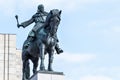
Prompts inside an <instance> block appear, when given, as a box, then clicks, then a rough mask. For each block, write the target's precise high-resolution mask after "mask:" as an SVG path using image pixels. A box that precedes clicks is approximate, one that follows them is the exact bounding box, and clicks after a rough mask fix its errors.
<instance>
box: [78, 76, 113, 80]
mask: <svg viewBox="0 0 120 80" xmlns="http://www.w3.org/2000/svg"><path fill="white" fill-rule="evenodd" d="M80 80H112V78H110V77H106V76H84V77H82V78H80Z"/></svg>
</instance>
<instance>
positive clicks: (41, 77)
mask: <svg viewBox="0 0 120 80" xmlns="http://www.w3.org/2000/svg"><path fill="white" fill-rule="evenodd" d="M29 80H64V74H63V72H53V71H38V72H37V73H36V74H34V75H33V76H31V78H30V79H29Z"/></svg>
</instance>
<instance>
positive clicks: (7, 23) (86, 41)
mask: <svg viewBox="0 0 120 80" xmlns="http://www.w3.org/2000/svg"><path fill="white" fill-rule="evenodd" d="M39 4H43V5H44V6H45V11H47V12H49V11H50V10H51V9H54V8H56V9H60V10H62V14H61V23H60V25H59V29H58V33H57V35H58V38H59V41H60V42H59V45H60V47H61V48H62V49H63V50H64V53H62V54H60V55H57V54H55V56H54V63H53V69H54V71H59V72H64V74H65V80H120V63H119V61H120V58H119V57H120V5H119V4H120V0H0V33H10V34H16V37H17V48H18V49H21V48H22V44H23V42H24V40H25V39H26V37H27V35H28V33H29V31H30V30H31V29H32V27H33V26H34V24H32V25H30V26H29V27H27V28H19V29H18V28H17V26H16V20H15V17H14V16H15V15H16V14H17V15H18V17H19V21H20V23H21V22H23V21H26V20H28V19H30V18H31V17H32V15H34V14H35V13H36V11H37V6H38V5H39ZM46 57H47V56H46ZM46 62H47V60H46ZM46 66H47V64H46Z"/></svg>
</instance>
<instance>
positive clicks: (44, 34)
mask: <svg viewBox="0 0 120 80" xmlns="http://www.w3.org/2000/svg"><path fill="white" fill-rule="evenodd" d="M60 15H61V11H60V10H58V9H53V10H51V11H50V12H49V14H48V16H47V18H46V22H45V23H44V25H43V26H42V27H41V28H39V29H38V30H37V32H36V37H35V39H34V41H32V42H31V43H30V45H29V46H28V47H26V46H24V44H26V43H27V40H26V41H25V42H24V44H23V48H22V61H23V80H26V79H29V77H30V67H29V59H30V60H31V61H32V62H33V73H36V71H37V67H38V60H39V58H40V59H41V61H40V70H42V71H44V70H45V66H44V59H45V54H48V55H49V61H48V71H53V69H52V63H53V55H54V49H55V45H56V44H57V39H56V38H55V36H56V33H57V29H58V25H59V23H60V20H61V19H60Z"/></svg>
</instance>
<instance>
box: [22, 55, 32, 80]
mask: <svg viewBox="0 0 120 80" xmlns="http://www.w3.org/2000/svg"><path fill="white" fill-rule="evenodd" d="M22 62H23V68H22V72H23V74H22V80H26V79H29V77H30V67H29V61H28V57H27V56H26V55H22Z"/></svg>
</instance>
